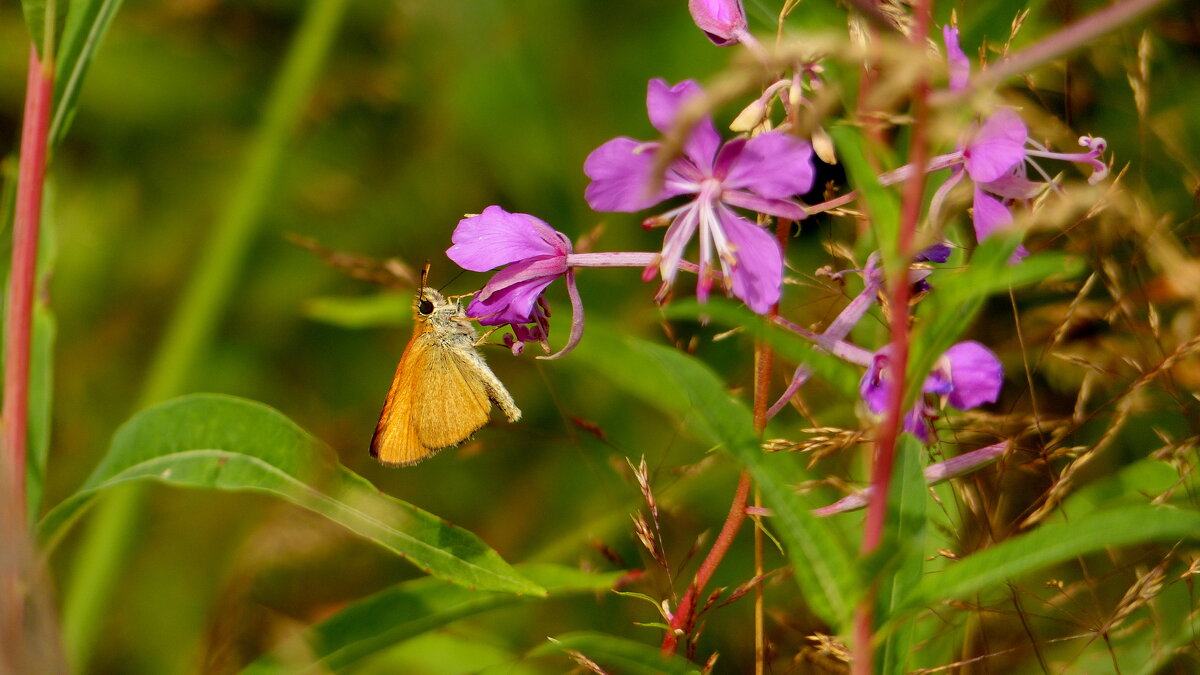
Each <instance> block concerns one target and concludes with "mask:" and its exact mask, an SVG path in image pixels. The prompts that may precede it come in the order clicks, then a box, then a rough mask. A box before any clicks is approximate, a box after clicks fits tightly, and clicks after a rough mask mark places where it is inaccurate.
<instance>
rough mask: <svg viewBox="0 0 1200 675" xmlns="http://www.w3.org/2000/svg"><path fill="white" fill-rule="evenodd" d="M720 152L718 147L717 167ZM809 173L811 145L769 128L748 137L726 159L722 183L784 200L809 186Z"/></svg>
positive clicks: (720, 158)
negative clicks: (734, 152) (767, 130)
mask: <svg viewBox="0 0 1200 675" xmlns="http://www.w3.org/2000/svg"><path fill="white" fill-rule="evenodd" d="M730 145H732V143H729V144H726V147H729V146H730ZM724 155H725V149H722V150H721V154H720V155H719V156H718V158H717V165H718V167H720V165H721V163H722V157H723V156H724ZM813 175H814V172H813V164H812V146H811V145H809V144H808V142H807V141H804V140H801V139H799V138H796V137H795V136H793V135H791V134H785V133H782V132H779V131H771V132H767V133H765V134H759V135H758V136H755V137H754V138H751V139H750V140H749V141H747V142H746V144H745V146H744V147H742V148H741V152H740V153H737V155H736V156H735V157H733V158H732V159H731V160H729V170H728V173H727V174H726V175H725V176H724V177H723V180H722V183H723V184H724V186H725V188H726V189H730V190H737V189H745V190H749V191H751V192H753V193H755V194H758V195H761V196H763V197H767V198H772V199H786V198H788V197H792V196H794V195H800V194H804V193H805V192H808V191H809V190H810V189H812V184H813ZM718 177H721V176H720V174H718Z"/></svg>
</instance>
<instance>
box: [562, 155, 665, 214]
mask: <svg viewBox="0 0 1200 675" xmlns="http://www.w3.org/2000/svg"><path fill="white" fill-rule="evenodd" d="M654 147H655V146H654V145H652V144H643V143H640V142H638V141H635V140H633V139H632V138H624V137H622V138H614V139H612V140H611V141H608V142H607V143H605V144H604V145H601V146H600V147H598V148H596V149H595V150H593V151H592V154H590V155H588V157H587V159H586V160H584V163H583V172H584V173H585V174H587V176H588V178H591V179H592V182H591V183H588V186H587V189H586V190H585V192H584V197H585V198H586V199H587V202H588V204H589V205H591V207H592V208H593V209H594V210H596V211H622V212H626V213H632V212H634V211H641V210H642V209H645V208H649V207H651V206H654V205H655V204H657V203H659V202H661V201H662V200H664V199H666V198H668V197H674V196H675V195H678V194H682V192H683V190H681V189H680V188H678V187H672V186H671V185H670V184H668V185H665V186H663V188H662V189H661V190H660V191H659V192H658V193H657V194H652V193H650V192H649V186H650V184H651V180H650V168H651V166H652V165H653V163H654Z"/></svg>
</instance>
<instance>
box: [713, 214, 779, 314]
mask: <svg viewBox="0 0 1200 675" xmlns="http://www.w3.org/2000/svg"><path fill="white" fill-rule="evenodd" d="M717 217H718V218H719V219H720V221H721V227H722V228H723V229H724V231H725V236H726V237H728V238H729V241H730V243H731V244H733V246H734V247H735V250H734V252H733V255H734V260H735V263H734V265H733V269H732V270H731V271H730V276H732V277H733V295H734V296H736V297H738V298H741V300H742V302H744V303H746V306H747V307H749V308H750V309H752V310H753V311H755V312H757V313H758V314H766V313H767V312H769V311H770V310H771V307H772V306H773V305H774V304H775V303H777V302H779V295H780V293H781V292H782V288H783V251H781V250H780V248H779V242H778V241H776V239H775V237H774V236H773V235H772V234H771V233H770V232H767V231H766V230H764V229H763V228H761V227H759V226H758V225H755V224H754V223H751V222H750V221H748V220H746V219H744V218H740V217H738V216H737V215H736V214H734V213H733V212H732V211H730V210H729V209H727V208H724V207H718V208H717Z"/></svg>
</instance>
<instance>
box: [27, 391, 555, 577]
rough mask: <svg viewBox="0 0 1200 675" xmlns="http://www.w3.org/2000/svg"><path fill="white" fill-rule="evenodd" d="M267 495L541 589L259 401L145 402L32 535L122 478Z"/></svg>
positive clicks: (394, 545)
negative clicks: (347, 464) (74, 489)
mask: <svg viewBox="0 0 1200 675" xmlns="http://www.w3.org/2000/svg"><path fill="white" fill-rule="evenodd" d="M140 480H155V481H158V482H162V483H167V484H169V485H177V486H186V487H200V488H210V489H217V490H243V491H249V492H259V493H265V494H270V495H273V496H276V497H281V498H283V499H286V500H288V501H290V502H292V503H293V504H296V505H298V506H302V507H304V508H306V509H309V510H311V511H314V512H316V513H319V514H321V515H323V516H325V517H327V518H329V519H330V520H332V521H334V522H336V523H338V524H340V525H342V526H344V527H346V528H347V529H349V530H351V531H353V532H356V533H357V534H360V535H362V536H363V537H366V538H367V539H370V540H372V541H374V542H375V543H377V544H379V545H381V546H383V547H384V548H387V549H389V550H391V551H393V552H394V553H396V554H398V555H400V556H402V557H404V558H406V559H408V560H410V561H411V562H412V563H413V564H415V565H417V566H418V567H420V568H421V569H423V570H424V571H425V572H427V573H429V574H432V575H435V576H438V577H441V578H444V579H447V580H449V581H452V582H454V583H457V584H461V585H463V586H467V587H469V588H473V589H481V590H492V591H504V592H509V593H527V594H531V595H544V594H545V591H544V590H543V589H542V588H541V587H540V586H538V585H537V584H535V583H533V582H531V581H529V580H528V579H526V578H524V577H523V576H521V575H520V574H518V573H516V572H515V571H514V570H513V569H512V568H511V567H509V565H508V564H507V563H506V562H504V560H502V559H501V558H500V556H499V555H498V554H497V553H496V552H495V551H493V550H492V549H490V548H488V547H487V545H486V544H484V543H483V542H482V541H480V540H479V538H478V537H476V536H475V535H474V534H472V533H470V532H468V531H466V530H464V529H462V528H459V527H455V526H453V525H450V524H449V523H447V522H445V521H443V520H442V519H440V518H438V517H436V516H434V515H432V514H430V513H428V512H426V511H423V510H421V509H419V508H417V507H415V506H413V505H411V504H408V503H406V502H403V501H400V500H398V499H394V498H392V497H389V496H387V495H384V494H382V493H381V492H379V491H378V490H377V489H376V488H375V487H374V486H373V485H371V484H370V483H369V482H367V481H366V480H365V479H363V478H361V477H360V476H358V475H356V474H354V473H352V472H350V471H349V470H348V469H346V468H345V467H343V466H341V465H340V464H338V463H337V460H336V458H335V456H334V454H333V453H332V452H331V451H330V450H329V449H328V448H327V447H325V446H324V445H323V444H321V443H320V442H319V441H317V440H316V439H314V438H313V437H312V436H310V435H308V434H307V433H306V432H304V431H303V430H302V429H300V428H299V427H297V426H296V425H295V424H294V423H293V422H292V421H291V420H289V419H287V418H286V417H284V416H283V415H282V414H280V413H279V412H278V411H276V410H273V409H271V408H269V407H267V406H265V405H262V404H260V403H255V402H253V401H247V400H244V399H238V398H234V397H231V396H219V395H215V394H196V395H192V396H185V397H182V398H178V399H174V400H172V401H168V402H166V403H162V404H160V405H157V406H153V407H151V408H148V409H146V410H144V411H142V412H140V413H138V414H137V415H135V416H134V417H133V418H132V419H131V420H129V421H128V422H126V423H125V424H124V425H123V426H122V427H121V428H120V429H119V430H118V431H117V433H116V435H115V436H114V437H113V442H112V445H111V447H110V448H109V451H108V453H107V454H106V455H105V456H104V458H103V459H102V460H101V462H100V465H99V466H98V467H96V470H95V471H94V472H93V473H92V476H91V477H90V478H88V480H87V482H86V483H84V485H83V487H82V488H81V489H80V490H79V492H77V493H76V494H75V495H73V496H72V497H70V498H68V499H67V500H65V501H64V502H63V503H61V504H59V505H58V506H57V507H55V508H54V509H53V510H52V511H51V512H50V513H48V514H47V515H46V517H45V518H44V519H43V520H42V523H41V524H40V526H39V537H40V538H41V539H42V540H43V541H45V540H47V539H53V538H55V537H56V536H58V535H60V534H61V533H62V531H63V529H64V527H65V526H66V525H67V524H68V523H69V522H70V521H71V520H72V519H73V518H74V516H76V515H77V514H79V513H80V512H81V511H82V509H84V508H85V507H86V506H87V505H89V504H90V503H91V502H92V500H93V499H94V497H95V495H96V493H97V492H99V491H101V490H103V489H105V488H108V487H111V486H113V485H119V484H122V483H128V482H132V481H140Z"/></svg>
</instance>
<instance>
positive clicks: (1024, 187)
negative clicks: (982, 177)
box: [983, 171, 1046, 199]
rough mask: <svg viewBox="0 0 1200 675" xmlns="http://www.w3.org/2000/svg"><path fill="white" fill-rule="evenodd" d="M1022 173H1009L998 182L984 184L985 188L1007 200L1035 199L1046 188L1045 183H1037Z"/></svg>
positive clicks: (998, 179)
mask: <svg viewBox="0 0 1200 675" xmlns="http://www.w3.org/2000/svg"><path fill="white" fill-rule="evenodd" d="M1021 173H1022V172H1019V171H1009V172H1008V173H1006V174H1004V175H1003V176H1001V177H999V178H997V179H996V180H993V181H988V182H987V183H984V184H983V187H984V189H986V190H987V191H988V192H990V193H992V194H994V195H999V196H1001V197H1004V198H1005V199H1033V198H1034V197H1036V196H1038V194H1039V193H1040V192H1041V191H1042V190H1044V189H1045V188H1046V184H1045V183H1035V182H1033V181H1031V180H1029V179H1028V178H1026V177H1025V176H1022V175H1020V174H1021Z"/></svg>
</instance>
